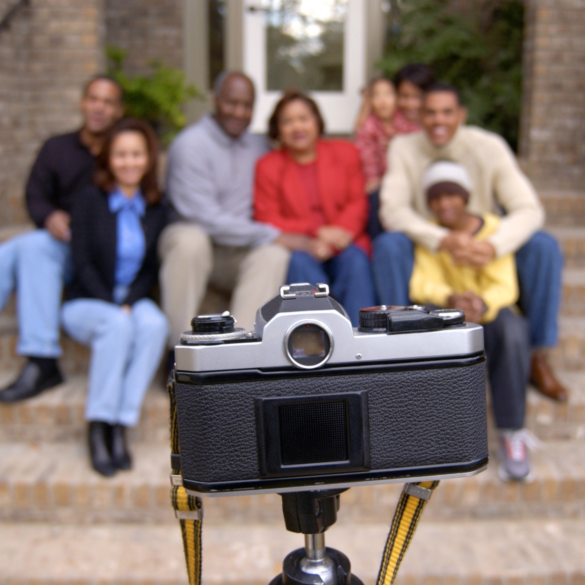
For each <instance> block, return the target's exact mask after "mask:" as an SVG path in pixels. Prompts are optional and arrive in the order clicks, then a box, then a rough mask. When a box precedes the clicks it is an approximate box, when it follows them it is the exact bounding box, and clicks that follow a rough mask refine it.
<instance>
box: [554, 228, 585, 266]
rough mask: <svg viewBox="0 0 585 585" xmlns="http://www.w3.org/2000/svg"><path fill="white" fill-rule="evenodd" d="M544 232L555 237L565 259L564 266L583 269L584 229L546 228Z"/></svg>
mask: <svg viewBox="0 0 585 585" xmlns="http://www.w3.org/2000/svg"><path fill="white" fill-rule="evenodd" d="M546 230H547V231H548V232H549V233H550V234H552V235H553V236H555V237H556V238H557V240H558V241H559V243H560V245H561V249H562V251H563V255H564V258H565V266H567V267H569V268H571V267H580V268H582V267H585V227H583V224H581V223H580V224H579V225H577V226H559V225H554V226H551V227H547V228H546Z"/></svg>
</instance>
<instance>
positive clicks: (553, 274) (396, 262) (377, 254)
mask: <svg viewBox="0 0 585 585" xmlns="http://www.w3.org/2000/svg"><path fill="white" fill-rule="evenodd" d="M372 262H373V273H374V284H375V286H376V293H377V295H378V301H379V302H380V303H382V304H384V305H408V304H410V301H409V299H408V284H409V281H410V276H411V275H412V268H413V265H414V245H413V243H412V242H411V240H410V239H409V238H408V237H407V236H406V235H404V234H402V233H398V232H384V233H383V234H381V235H380V236H378V237H377V238H376V240H375V241H374V255H373V260H372ZM516 267H517V270H518V282H519V284H520V301H519V303H518V304H519V305H520V308H521V309H522V312H523V313H524V315H526V318H527V319H528V322H529V323H530V338H531V345H532V347H533V348H534V347H554V346H555V345H556V344H557V338H558V325H557V315H558V312H559V306H560V303H561V292H562V289H561V271H562V268H563V256H562V253H561V251H560V248H559V245H558V243H557V241H556V240H555V239H554V238H553V237H552V236H551V235H549V234H547V233H545V232H537V233H535V234H534V235H533V236H532V237H531V238H530V239H529V240H528V242H526V244H524V246H522V247H521V248H520V249H519V250H518V252H517V253H516Z"/></svg>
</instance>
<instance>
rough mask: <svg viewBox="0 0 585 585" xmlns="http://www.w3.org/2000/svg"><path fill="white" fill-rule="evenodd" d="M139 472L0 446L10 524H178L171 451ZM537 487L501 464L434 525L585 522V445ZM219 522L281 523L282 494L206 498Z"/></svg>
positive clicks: (57, 452)
mask: <svg viewBox="0 0 585 585" xmlns="http://www.w3.org/2000/svg"><path fill="white" fill-rule="evenodd" d="M132 451H133V455H134V463H135V465H134V469H133V470H132V471H131V472H120V473H118V474H117V475H116V476H115V477H114V478H110V479H108V478H103V477H101V476H100V475H98V474H97V473H95V472H94V471H93V470H92V469H91V468H90V465H89V459H88V456H87V452H86V447H85V445H84V444H81V443H77V444H41V445H39V444H26V443H14V444H9V445H0V521H4V522H50V523H63V524H72V523H73V524H80V523H88V524H89V523H97V522H100V523H104V522H121V523H126V522H140V523H161V522H162V523H164V522H168V521H172V520H173V515H172V511H171V506H170V500H169V492H170V484H169V473H170V464H169V453H170V450H169V448H167V447H163V446H159V445H145V444H137V445H135V446H134V447H133V449H132ZM532 458H533V467H534V473H535V479H534V481H533V482H532V483H527V484H518V483H503V482H502V481H501V480H500V479H499V477H498V474H497V467H498V463H497V458H496V457H495V455H494V456H493V457H492V462H491V463H490V465H489V467H488V470H487V471H485V472H484V473H481V474H479V475H477V476H474V477H470V478H463V479H452V480H445V481H443V482H442V484H441V486H440V487H439V488H438V490H437V492H436V494H435V495H433V506H432V507H431V508H430V509H429V511H428V514H427V518H428V519H429V520H435V521H441V520H447V519H469V518H500V519H510V518H518V519H519V518H581V519H584V520H585V466H583V461H585V441H558V442H549V443H547V444H546V447H545V448H544V449H543V450H541V451H537V452H535V453H533V455H532ZM401 489H402V485H400V484H392V485H378V486H364V487H361V486H360V487H357V488H353V489H351V490H350V491H348V492H347V493H345V494H343V496H342V497H341V512H340V518H339V521H340V523H341V524H343V523H347V522H350V523H356V524H363V523H375V522H377V521H378V520H379V519H380V518H381V517H382V518H388V519H389V518H391V516H392V513H393V510H394V507H395V505H396V502H397V500H398V497H399V494H400V491H401ZM205 515H206V518H208V519H209V521H210V522H211V523H216V522H219V523H222V522H223V523H236V524H248V523H258V522H264V523H279V522H281V501H280V497H279V496H278V495H275V494H269V495H260V496H239V497H222V498H206V499H205Z"/></svg>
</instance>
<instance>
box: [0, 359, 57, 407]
mask: <svg viewBox="0 0 585 585" xmlns="http://www.w3.org/2000/svg"><path fill="white" fill-rule="evenodd" d="M62 383H63V376H62V375H61V372H60V371H59V368H58V367H57V364H56V363H55V365H54V366H53V367H51V368H49V369H48V370H47V371H43V369H42V368H41V366H39V364H38V363H35V362H34V361H33V360H30V361H29V362H28V363H27V364H26V366H24V368H23V370H22V372H20V375H19V376H18V378H17V379H16V380H15V381H14V382H12V384H10V386H7V387H6V388H4V389H3V390H0V402H18V401H19V400H25V399H27V398H32V397H33V396H37V395H38V394H40V393H41V392H42V391H43V390H48V389H49V388H52V387H53V386H57V385H59V384H62Z"/></svg>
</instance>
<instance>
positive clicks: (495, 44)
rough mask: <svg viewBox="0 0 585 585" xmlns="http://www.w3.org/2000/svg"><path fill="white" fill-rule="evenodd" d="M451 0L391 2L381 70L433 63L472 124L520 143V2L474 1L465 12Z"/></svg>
mask: <svg viewBox="0 0 585 585" xmlns="http://www.w3.org/2000/svg"><path fill="white" fill-rule="evenodd" d="M450 4H451V3H450V1H449V0H404V1H403V2H401V3H400V10H399V13H398V14H397V7H398V4H397V3H396V2H392V6H393V7H394V11H393V13H392V27H391V28H392V30H393V32H392V34H391V35H390V38H389V41H388V43H387V52H386V55H385V56H384V58H383V59H382V61H381V62H380V63H379V64H378V65H379V68H380V69H381V70H383V71H384V72H385V73H387V74H388V75H393V74H394V73H396V71H398V70H399V69H400V68H401V67H402V66H404V65H406V64H407V63H424V64H426V65H429V66H430V67H432V68H433V69H434V70H435V71H436V72H437V75H438V77H439V79H441V80H443V81H447V82H449V83H452V84H453V85H454V86H456V87H457V88H458V89H459V91H460V92H461V95H462V96H463V100H464V102H465V105H466V106H467V107H468V109H469V123H470V124H477V125H478V126H482V127H484V128H487V129H489V130H492V131H494V132H497V133H498V134H500V135H502V136H503V137H504V138H505V139H506V140H507V141H508V142H509V144H510V146H512V148H513V149H514V150H516V149H517V146H518V128H519V123H520V104H521V93H522V33H523V26H524V7H523V3H522V1H521V0H499V1H498V0H488V1H485V0H484V2H481V3H480V2H477V3H474V10H473V12H472V13H471V14H468V15H465V16H463V15H460V14H457V13H455V12H454V11H453V10H452V9H451V8H450Z"/></svg>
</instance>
